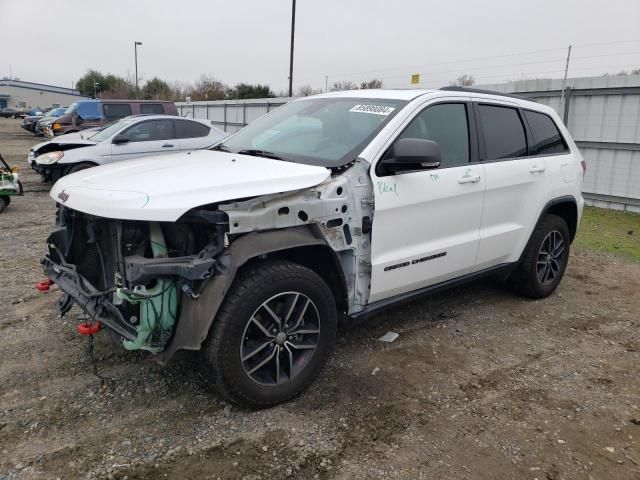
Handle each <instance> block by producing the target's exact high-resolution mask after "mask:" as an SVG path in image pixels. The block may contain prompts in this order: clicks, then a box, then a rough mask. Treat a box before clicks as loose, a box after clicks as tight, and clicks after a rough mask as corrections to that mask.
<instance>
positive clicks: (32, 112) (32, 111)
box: [21, 108, 43, 118]
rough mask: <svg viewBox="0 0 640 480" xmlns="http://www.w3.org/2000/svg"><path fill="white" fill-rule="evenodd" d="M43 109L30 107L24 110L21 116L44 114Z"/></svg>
mask: <svg viewBox="0 0 640 480" xmlns="http://www.w3.org/2000/svg"><path fill="white" fill-rule="evenodd" d="M42 113H43V110H42V109H41V108H30V109H28V110H26V111H24V112H22V114H21V117H22V118H24V117H28V116H35V115H42Z"/></svg>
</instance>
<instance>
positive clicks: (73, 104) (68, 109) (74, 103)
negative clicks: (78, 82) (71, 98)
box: [64, 102, 78, 115]
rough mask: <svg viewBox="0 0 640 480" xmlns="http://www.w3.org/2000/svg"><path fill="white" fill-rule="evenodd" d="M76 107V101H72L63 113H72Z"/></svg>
mask: <svg viewBox="0 0 640 480" xmlns="http://www.w3.org/2000/svg"><path fill="white" fill-rule="evenodd" d="M76 108H78V102H73V103H72V104H71V105H69V108H67V109H66V110H65V111H64V113H65V115H66V114H68V113H73V112H75V111H76Z"/></svg>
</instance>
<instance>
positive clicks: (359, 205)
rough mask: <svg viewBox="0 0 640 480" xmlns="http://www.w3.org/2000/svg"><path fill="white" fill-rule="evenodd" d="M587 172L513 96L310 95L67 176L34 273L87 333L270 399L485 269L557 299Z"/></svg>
mask: <svg viewBox="0 0 640 480" xmlns="http://www.w3.org/2000/svg"><path fill="white" fill-rule="evenodd" d="M584 168H585V165H584V161H583V160H582V157H581V155H580V153H579V152H578V149H577V148H576V145H575V143H574V142H573V141H572V139H571V137H570V136H569V133H568V132H567V130H566V128H565V127H564V125H563V124H562V122H561V121H560V119H559V118H558V115H557V114H556V113H555V112H554V110H552V109H551V108H549V107H546V106H544V105H540V104H538V103H534V102H531V101H528V100H526V99H523V98H517V97H513V96H508V95H501V94H496V93H491V92H483V91H479V90H474V89H456V88H445V89H442V90H432V91H427V90H405V91H401V90H358V91H349V92H339V93H330V94H325V95H318V96H314V97H307V98H303V99H299V100H295V101H292V102H290V103H288V104H287V105H285V106H283V107H280V108H278V109H277V110H274V111H273V112H271V113H270V114H268V115H265V116H263V117H261V118H260V119H258V120H256V121H255V122H253V123H251V124H250V125H249V126H247V127H245V128H244V129H242V130H240V131H238V132H237V133H235V134H234V135H232V136H230V137H228V138H226V139H224V140H223V141H222V142H221V143H218V144H217V145H216V146H214V147H213V148H211V149H210V150H203V151H194V152H190V153H180V154H176V155H167V156H161V157H157V158H150V159H149V158H148V159H141V160H133V161H129V162H123V163H119V164H113V165H107V166H100V167H96V168H92V169H90V170H86V171H82V172H78V173H74V174H72V175H69V176H66V177H64V178H62V179H61V180H60V181H58V182H57V183H56V184H55V185H54V187H53V189H52V191H51V196H52V197H53V199H54V200H56V201H57V202H58V203H59V209H58V214H57V224H56V227H55V229H54V231H53V232H52V234H51V235H50V237H49V239H48V246H49V253H48V254H47V255H46V256H45V257H44V259H43V261H42V263H43V266H44V270H45V272H46V275H47V276H48V277H49V278H50V279H51V280H52V281H53V282H55V283H56V284H58V285H59V287H60V288H61V290H62V291H63V292H65V293H64V295H63V296H62V298H61V299H60V302H59V309H60V313H62V314H64V313H65V312H67V311H68V310H69V308H71V306H72V305H73V304H74V303H76V304H78V305H79V306H80V307H81V308H82V309H83V310H84V311H85V312H87V313H88V314H89V316H90V318H91V322H89V323H90V325H88V326H87V325H84V327H85V328H84V330H83V331H84V332H85V333H87V332H89V333H93V332H95V331H97V329H98V328H97V327H99V326H100V325H101V326H102V327H104V328H105V329H106V330H107V331H108V332H109V333H110V334H111V335H112V337H113V338H114V340H115V341H116V342H118V343H120V344H121V345H122V346H124V348H126V349H130V350H140V349H142V350H147V351H149V352H150V353H151V355H152V356H153V357H154V358H155V360H156V361H157V362H159V363H161V364H164V363H166V362H167V361H168V360H169V359H170V358H171V356H172V355H173V354H174V353H175V352H176V351H177V350H179V349H186V350H202V353H203V355H202V357H201V358H202V365H203V369H204V371H205V372H207V374H208V376H209V378H210V380H211V382H212V384H213V385H215V387H216V388H217V389H218V391H219V392H220V393H221V394H222V395H223V396H224V397H226V398H228V399H230V400H232V401H234V402H237V403H240V404H243V405H248V406H252V407H265V406H270V405H274V404H277V403H279V402H283V401H286V400H287V399H290V398H291V397H293V396H294V395H296V394H298V393H299V392H301V391H302V390H303V389H304V388H305V387H307V386H308V385H309V384H310V383H311V382H312V381H313V379H314V378H315V377H316V376H317V375H318V373H319V371H320V370H321V368H322V367H323V365H324V364H325V362H326V360H327V358H328V356H329V353H330V351H331V348H332V345H333V343H334V340H335V336H336V329H337V325H338V323H339V322H340V321H341V320H354V319H364V318H366V317H367V316H369V315H371V314H373V313H375V312H379V311H380V310H382V309H384V308H387V307H389V306H391V305H395V304H397V303H399V302H404V301H407V300H411V299H413V298H416V297H419V296H422V295H425V294H429V293H432V292H434V291H436V290H439V289H442V288H444V287H449V286H452V285H456V284H459V283H461V282H465V281H468V280H471V279H475V278H478V277H481V276H485V275H489V274H492V275H495V274H498V275H501V276H502V277H503V278H505V279H507V281H508V282H509V283H510V284H512V285H513V286H514V287H515V288H516V289H517V290H518V291H519V292H520V293H522V294H523V295H525V296H528V297H531V298H542V297H546V296H547V295H549V294H551V293H552V292H553V291H554V290H555V289H556V287H557V286H558V283H559V282H560V280H561V278H562V275H563V273H564V271H565V268H566V266H567V261H568V258H569V246H570V244H571V242H572V240H573V238H574V236H575V233H576V228H577V225H578V223H579V221H580V216H581V213H582V207H583V200H582V195H581V185H582V177H583V173H584ZM87 327H88V328H87Z"/></svg>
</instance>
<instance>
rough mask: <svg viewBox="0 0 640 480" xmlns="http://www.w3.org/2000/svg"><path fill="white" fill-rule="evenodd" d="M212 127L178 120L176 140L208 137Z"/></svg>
mask: <svg viewBox="0 0 640 480" xmlns="http://www.w3.org/2000/svg"><path fill="white" fill-rule="evenodd" d="M209 131H211V128H210V127H207V126H206V125H203V124H201V123H198V122H192V121H191V120H176V138H198V137H206V136H207V135H209Z"/></svg>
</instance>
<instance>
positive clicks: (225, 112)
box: [222, 103, 227, 132]
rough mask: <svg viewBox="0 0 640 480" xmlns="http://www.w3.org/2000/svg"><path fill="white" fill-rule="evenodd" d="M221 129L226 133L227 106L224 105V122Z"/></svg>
mask: <svg viewBox="0 0 640 480" xmlns="http://www.w3.org/2000/svg"><path fill="white" fill-rule="evenodd" d="M222 128H223V129H224V131H225V132H226V131H227V104H226V103H225V104H224V120H223V122H222Z"/></svg>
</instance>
